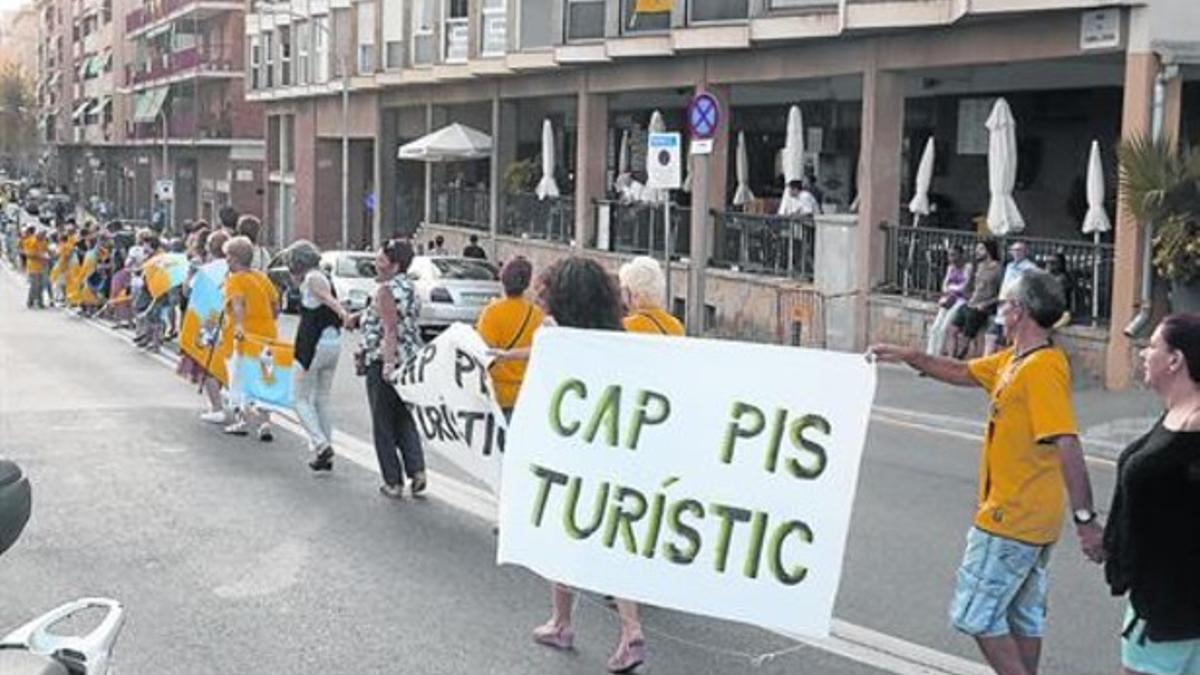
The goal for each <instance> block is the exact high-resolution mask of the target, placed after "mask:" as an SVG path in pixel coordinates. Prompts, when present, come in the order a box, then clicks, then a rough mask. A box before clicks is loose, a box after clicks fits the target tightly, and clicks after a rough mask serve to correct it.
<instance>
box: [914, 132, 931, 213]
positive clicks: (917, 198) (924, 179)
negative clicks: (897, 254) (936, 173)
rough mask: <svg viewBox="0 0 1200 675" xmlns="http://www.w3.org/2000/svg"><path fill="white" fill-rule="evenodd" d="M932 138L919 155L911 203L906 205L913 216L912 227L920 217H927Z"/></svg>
mask: <svg viewBox="0 0 1200 675" xmlns="http://www.w3.org/2000/svg"><path fill="white" fill-rule="evenodd" d="M933 153H934V150H933V136H930V137H929V140H928V141H926V142H925V151H924V152H922V153H921V163H920V164H919V165H917V184H916V186H915V187H914V188H913V198H912V201H910V202H909V203H908V211H909V213H911V214H913V216H915V218H914V219H913V227H916V225H917V223H918V222H920V220H921V216H927V215H929V185H930V183H932V182H933V157H934V154H933Z"/></svg>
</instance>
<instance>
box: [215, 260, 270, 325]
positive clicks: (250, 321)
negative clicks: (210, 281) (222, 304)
mask: <svg viewBox="0 0 1200 675" xmlns="http://www.w3.org/2000/svg"><path fill="white" fill-rule="evenodd" d="M234 298H242V300H243V301H244V302H245V303H246V316H245V318H244V319H243V323H242V327H243V328H244V329H245V331H246V333H248V334H250V335H257V336H258V337H262V338H266V339H268V340H274V339H276V338H277V337H278V335H277V330H276V327H275V307H276V306H277V305H278V304H279V292H278V291H277V290H275V284H273V283H271V280H270V279H269V278H268V277H267V275H265V274H263V273H262V272H259V271H257V270H249V271H245V272H237V273H236V274H230V275H229V278H227V279H226V280H225V301H226V302H227V303H229V306H228V307H227V308H226V312H225V314H226V316H227V317H228V318H227V321H228V322H229V323H228V326H229V328H230V330H228V331H226V333H227V334H228V335H232V333H233V310H232V306H233V305H232V303H233V299H234Z"/></svg>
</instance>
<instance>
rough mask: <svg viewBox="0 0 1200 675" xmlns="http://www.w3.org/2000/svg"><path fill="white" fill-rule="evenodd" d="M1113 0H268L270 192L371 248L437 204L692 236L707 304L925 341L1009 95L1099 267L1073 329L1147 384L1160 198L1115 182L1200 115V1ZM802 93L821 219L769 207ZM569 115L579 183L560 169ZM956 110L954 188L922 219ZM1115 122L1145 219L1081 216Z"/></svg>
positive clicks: (757, 332) (1039, 178)
mask: <svg viewBox="0 0 1200 675" xmlns="http://www.w3.org/2000/svg"><path fill="white" fill-rule="evenodd" d="M1102 4H1103V7H1100V8H1099V9H1097V8H1098V7H1099V5H1100V3H1097V2H1095V1H1094V0H1052V1H1043V2H1037V3H1030V2H1026V1H1025V0H892V1H887V2H879V1H877V0H844V1H841V2H830V1H826V0H675V1H674V2H667V3H647V2H641V1H639V0H470V1H468V0H411V1H410V0H364V1H361V2H350V1H347V0H340V1H339V0H321V1H315V0H308V1H307V2H305V1H304V0H297V1H295V2H287V3H278V2H277V3H263V2H258V1H257V0H256V1H255V2H253V3H252V4H251V6H250V10H249V11H250V14H249V16H248V17H247V21H246V24H245V27H246V37H245V39H246V45H247V50H248V52H249V54H250V58H249V59H248V61H247V68H248V71H247V76H246V82H247V86H248V89H249V94H248V95H249V97H250V98H251V99H253V100H257V101H262V102H264V103H265V104H266V106H267V108H266V114H267V125H266V128H267V144H268V151H267V158H268V167H267V174H266V177H265V180H264V182H263V193H264V210H265V212H266V214H267V218H268V221H269V223H270V226H271V228H272V229H273V230H274V231H275V233H276V237H277V239H279V240H280V241H286V240H290V239H291V238H294V237H301V236H303V237H308V238H312V239H314V240H316V241H317V242H318V243H321V244H322V245H344V246H350V247H355V248H357V247H360V246H362V245H365V244H369V243H371V242H378V241H379V240H381V239H382V238H385V237H388V236H392V235H394V234H398V233H399V234H409V233H413V232H416V231H417V230H418V228H420V232H419V234H417V237H418V240H422V239H424V238H427V237H428V236H431V235H432V234H434V233H438V234H442V235H443V236H445V237H448V238H449V239H450V241H452V242H459V241H461V240H462V239H464V238H465V237H466V236H467V235H469V234H478V235H480V236H481V237H482V238H483V239H484V240H486V241H488V242H490V244H491V246H492V247H493V251H495V252H496V254H497V255H499V256H501V257H506V256H509V255H513V254H518V253H519V254H523V255H527V256H529V257H531V258H533V259H534V260H535V261H537V262H538V263H540V264H544V263H546V262H549V261H550V260H553V259H554V258H556V257H560V256H562V255H567V254H570V253H581V254H586V255H591V256H594V257H596V258H598V259H600V260H602V261H604V262H605V263H606V264H609V265H611V266H615V265H616V264H618V263H619V261H620V260H621V259H623V256H627V255H628V254H631V253H636V252H660V255H661V252H662V251H664V249H666V247H667V246H670V247H671V248H672V251H673V259H674V260H675V261H676V262H675V263H674V265H673V267H672V269H673V273H672V277H673V281H674V282H675V283H674V284H673V286H674V289H675V292H674V293H673V298H672V301H673V302H672V304H673V307H672V308H673V309H675V310H676V311H677V312H678V313H680V314H681V315H683V314H686V315H687V316H688V319H689V324H690V325H691V326H692V327H693V329H700V330H703V331H705V332H707V333H715V334H719V335H720V334H728V335H734V336H738V337H749V338H753V339H761V340H767V341H779V342H791V343H797V344H820V345H823V346H832V347H839V348H847V349H855V348H857V349H861V348H862V347H863V346H865V345H866V344H867V343H869V342H870V341H872V340H876V339H889V340H900V341H906V342H913V343H919V342H920V340H921V339H922V337H923V335H924V332H925V331H926V330H927V329H928V324H929V322H930V319H931V318H932V314H933V310H934V309H935V307H934V305H933V304H932V303H931V302H930V299H931V298H930V296H931V295H934V294H936V289H937V285H938V283H939V282H940V278H941V275H940V270H941V269H944V264H945V257H946V254H947V251H948V249H950V248H953V247H954V246H955V245H963V246H965V247H968V248H970V247H971V245H972V244H973V243H974V241H976V240H977V238H978V237H979V231H980V228H981V227H982V224H983V223H984V222H985V221H986V217H985V215H984V214H986V212H987V206H988V201H989V199H990V196H991V195H990V191H989V187H988V163H987V145H988V135H987V134H988V132H987V129H986V127H985V122H986V121H987V119H988V116H989V113H990V111H991V110H992V109H993V107H994V104H995V101H996V100H997V99H998V98H1004V99H1005V100H1006V101H1007V102H1008V103H1009V105H1010V107H1011V109H1012V111H1013V116H1014V118H1015V119H1016V124H1017V132H1016V135H1017V144H1018V155H1019V157H1020V163H1019V165H1018V168H1017V177H1016V181H1015V192H1014V197H1015V200H1016V202H1017V204H1018V205H1019V207H1020V208H1021V210H1022V212H1023V213H1024V214H1025V220H1026V222H1027V224H1028V225H1027V229H1026V230H1025V231H1024V232H1023V233H1022V234H1021V235H1020V237H1021V238H1023V239H1027V240H1028V241H1029V242H1030V244H1031V248H1033V250H1034V251H1035V252H1036V253H1038V254H1039V257H1040V258H1042V260H1043V261H1044V262H1045V263H1046V264H1049V263H1050V262H1051V259H1052V258H1057V257H1058V256H1059V255H1061V256H1062V259H1063V260H1064V261H1065V264H1066V265H1067V266H1068V267H1069V268H1070V275H1071V277H1072V278H1073V280H1074V281H1073V283H1074V284H1075V287H1074V288H1073V289H1072V291H1071V297H1070V299H1069V300H1070V302H1071V305H1072V310H1073V313H1074V314H1075V316H1076V318H1077V321H1076V324H1075V325H1073V326H1071V327H1069V328H1067V329H1065V330H1064V331H1062V333H1061V340H1062V341H1063V342H1064V344H1066V345H1067V347H1068V348H1069V349H1070V350H1071V352H1072V353H1073V355H1074V357H1075V359H1076V361H1075V363H1076V370H1077V371H1078V372H1079V373H1080V374H1081V376H1082V377H1085V378H1088V379H1094V380H1099V381H1103V382H1104V383H1106V384H1108V385H1110V386H1114V387H1120V386H1126V385H1128V384H1129V383H1130V381H1131V379H1132V377H1133V372H1132V369H1133V367H1132V365H1131V364H1132V363H1133V361H1134V359H1133V358H1132V345H1131V343H1130V341H1129V339H1128V338H1126V337H1124V335H1123V334H1122V333H1121V331H1120V330H1119V329H1120V328H1121V327H1123V326H1124V325H1125V324H1126V323H1127V322H1128V320H1129V319H1130V318H1131V317H1132V316H1133V314H1134V313H1135V311H1137V309H1138V307H1139V305H1140V304H1145V303H1144V299H1143V298H1141V297H1140V293H1139V292H1138V287H1139V281H1138V280H1139V278H1140V270H1141V268H1142V266H1143V265H1142V260H1143V259H1142V255H1141V253H1140V244H1139V242H1140V241H1141V230H1140V225H1139V224H1137V223H1135V222H1132V221H1131V220H1129V219H1128V218H1127V217H1126V216H1125V215H1124V210H1123V209H1121V208H1120V205H1119V204H1117V203H1116V201H1117V200H1116V199H1115V197H1113V195H1114V194H1115V192H1116V190H1115V178H1116V173H1117V172H1116V165H1115V159H1114V148H1115V147H1116V145H1117V143H1118V142H1119V141H1120V140H1121V139H1123V138H1130V137H1132V136H1135V135H1137V134H1139V133H1144V132H1150V131H1151V130H1152V129H1153V130H1156V131H1160V132H1162V133H1167V134H1173V135H1175V137H1177V138H1190V137H1191V136H1194V135H1195V133H1196V132H1197V130H1198V129H1197V128H1196V127H1197V126H1200V125H1196V124H1194V123H1192V122H1191V120H1195V119H1196V115H1197V114H1198V113H1200V106H1198V105H1197V103H1196V102H1195V99H1197V95H1198V94H1200V90H1198V89H1197V88H1196V86H1195V81H1196V79H1197V73H1196V72H1195V70H1194V68H1193V67H1192V66H1191V65H1190V64H1191V63H1192V62H1194V61H1195V59H1196V56H1197V53H1198V52H1197V49H1196V48H1195V47H1196V45H1197V44H1198V39H1200V34H1197V33H1198V32H1200V29H1198V28H1197V26H1200V17H1197V16H1196V14H1197V11H1198V9H1197V8H1196V7H1195V6H1194V5H1195V3H1189V2H1186V1H1184V0H1149V1H1148V2H1141V1H1136V0H1135V1H1128V2H1106V3H1102ZM664 7H666V8H667V10H668V11H660V10H662V9H663V8H664ZM700 92H707V93H710V94H712V95H714V96H715V97H716V99H717V100H718V101H719V102H720V111H721V114H720V116H719V121H718V123H717V127H716V130H715V134H714V137H713V143H712V148H711V152H710V153H708V154H700V153H694V154H692V155H691V156H690V157H689V159H688V160H687V161H688V163H689V173H690V174H691V176H690V177H689V181H688V182H689V184H690V185H689V186H688V187H689V188H691V189H690V190H688V191H686V192H680V193H677V194H676V195H674V196H673V197H672V201H674V202H675V207H676V208H675V209H674V210H673V211H672V215H670V216H664V215H662V211H661V210H660V207H658V206H657V205H656V204H655V203H654V202H655V200H653V199H650V200H645V199H638V198H636V197H631V195H633V194H635V192H631V191H630V188H631V186H633V187H634V188H635V190H636V186H637V185H639V184H640V183H641V182H644V181H645V180H646V177H645V166H646V161H647V160H646V152H645V147H646V144H645V141H646V134H647V131H648V129H649V127H650V125H651V124H652V120H653V119H654V118H655V112H657V113H659V115H658V117H659V118H661V120H662V124H663V126H664V127H665V128H666V129H669V130H677V131H681V130H683V129H684V127H685V124H686V119H685V115H686V110H687V105H688V102H689V101H690V100H691V99H692V98H693V97H694V96H695V95H696V94H698V93H700ZM343 94H345V96H343ZM793 106H794V107H797V108H799V109H800V110H801V112H802V115H803V123H802V125H801V126H802V132H801V136H802V139H803V144H804V149H805V152H804V153H803V156H804V167H805V168H804V169H803V172H804V174H806V175H807V176H808V178H809V179H810V180H811V181H812V183H813V184H814V185H815V186H816V187H817V190H818V191H819V193H820V194H821V199H822V201H823V202H824V204H825V207H826V208H825V211H826V214H827V215H824V216H821V217H819V218H817V219H816V220H817V222H816V225H815V227H814V226H812V225H811V224H809V223H798V224H797V223H795V222H793V221H790V220H787V219H783V220H780V219H774V218H771V217H769V214H772V213H774V212H775V209H776V205H777V203H778V198H779V196H780V194H781V192H782V190H783V179H782V177H781V173H783V172H782V171H781V169H780V166H779V163H780V154H781V153H780V151H781V149H782V148H783V147H784V146H785V145H786V144H787V143H788V139H787V120H788V116H789V111H790V109H791V108H792V107H793ZM547 120H548V121H549V122H550V128H551V129H552V132H551V133H552V137H553V144H554V158H553V165H554V169H553V172H554V177H555V178H556V180H557V183H558V186H559V189H560V193H561V195H562V196H561V197H558V198H553V199H539V198H538V197H536V196H534V194H533V193H534V185H536V183H537V182H538V179H539V178H540V176H541V152H542V149H541V148H542V128H543V124H544V122H545V121H547ZM451 123H458V124H461V125H464V126H466V127H470V128H473V129H474V130H477V131H479V132H481V133H482V134H483V135H485V136H486V137H488V138H489V145H488V147H487V148H486V153H485V155H484V156H482V158H479V157H476V158H474V159H471V160H468V161H455V162H428V163H426V162H419V161H412V160H406V159H400V158H399V157H398V149H399V148H400V147H401V146H403V145H405V144H406V143H410V142H413V141H415V140H418V139H420V138H422V137H423V136H425V135H426V134H428V133H430V132H433V131H435V130H438V129H441V128H443V127H445V126H446V125H449V124H451ZM930 139H932V141H933V144H934V147H935V148H936V150H937V156H938V161H937V163H936V169H935V172H934V176H933V181H932V188H931V195H930V196H931V201H933V203H934V205H935V209H934V211H933V212H932V213H930V214H928V215H924V216H923V217H922V221H923V222H914V218H913V216H912V215H911V214H910V212H909V211H908V209H907V208H906V205H907V204H908V202H909V199H910V197H911V196H912V193H913V189H914V188H913V183H914V177H915V173H916V165H917V162H918V161H919V158H920V155H921V149H922V148H923V147H924V145H925V144H926V143H927V142H928V141H929V140H930ZM1092 141H1097V142H1098V143H1099V144H1100V147H1101V148H1102V152H1103V153H1104V155H1103V156H1104V164H1105V173H1106V175H1107V178H1108V183H1109V185H1110V186H1111V187H1110V189H1109V200H1108V202H1107V203H1106V207H1107V210H1108V213H1109V214H1110V215H1111V217H1112V218H1113V220H1114V221H1115V224H1116V226H1115V230H1114V231H1113V232H1110V233H1107V234H1104V235H1101V236H1100V237H1099V238H1098V239H1097V238H1093V237H1090V236H1084V235H1082V234H1080V233H1079V232H1078V230H1079V223H1080V221H1081V219H1082V213H1083V212H1084V211H1086V207H1087V204H1086V198H1085V194H1084V192H1085V191H1084V190H1083V189H1082V185H1083V177H1084V174H1085V169H1086V163H1087V157H1088V150H1089V148H1090V146H1091V142H1092ZM343 144H345V146H348V148H347V149H348V152H346V153H345V154H346V155H347V159H346V160H345V161H344V160H343V158H342V157H343V147H344V146H343ZM739 146H740V147H739ZM343 165H344V166H343ZM343 175H345V176H346V177H347V179H348V180H347V185H346V187H345V188H343V187H342V183H341V179H342V177H343ZM647 201H649V202H651V204H649V205H647V204H645V203H644V202H647ZM343 203H344V204H345V206H343ZM342 209H345V211H346V212H347V214H348V217H347V218H346V221H347V222H345V223H344V224H343V222H342V216H341V213H342ZM664 219H669V222H670V224H669V226H664V225H663V221H664ZM914 225H916V226H917V227H914ZM343 228H344V230H345V232H344V233H343ZM660 232H663V233H665V234H659V233H660ZM831 261H832V262H831ZM689 303H690V304H693V305H694V306H693V307H688V304H689ZM1110 327H1112V329H1111V330H1110Z"/></svg>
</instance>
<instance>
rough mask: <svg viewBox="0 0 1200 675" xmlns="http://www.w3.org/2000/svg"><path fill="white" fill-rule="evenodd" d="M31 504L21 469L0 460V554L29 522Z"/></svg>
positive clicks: (7, 461)
mask: <svg viewBox="0 0 1200 675" xmlns="http://www.w3.org/2000/svg"><path fill="white" fill-rule="evenodd" d="M32 504H33V495H32V493H31V491H30V488H29V480H28V479H26V478H25V475H24V474H22V473H21V467H19V466H17V465H16V463H15V462H11V461H9V460H7V459H0V554H3V553H4V552H5V551H7V550H8V549H9V547H10V546H12V545H13V544H14V543H16V541H17V538H18V537H20V536H21V530H23V529H25V523H27V522H29V512H30V509H31V507H32Z"/></svg>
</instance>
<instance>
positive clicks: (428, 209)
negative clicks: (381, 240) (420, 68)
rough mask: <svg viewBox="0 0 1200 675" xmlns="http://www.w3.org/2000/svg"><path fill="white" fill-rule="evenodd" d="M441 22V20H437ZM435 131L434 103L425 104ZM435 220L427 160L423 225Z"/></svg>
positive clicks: (427, 119) (427, 126) (429, 124)
mask: <svg viewBox="0 0 1200 675" xmlns="http://www.w3.org/2000/svg"><path fill="white" fill-rule="evenodd" d="M435 23H440V22H435ZM431 131H433V104H432V103H426V104H425V133H427V134H428V133H430V132H431ZM432 222H433V165H432V164H430V163H429V162H425V219H424V221H423V222H422V224H423V225H429V224H430V223H432Z"/></svg>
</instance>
